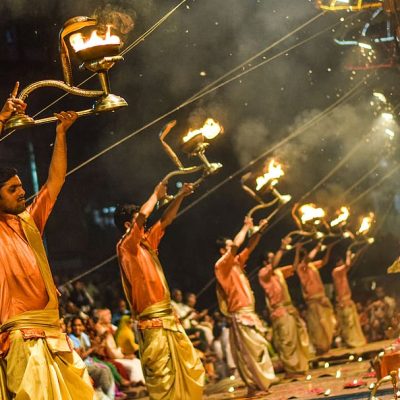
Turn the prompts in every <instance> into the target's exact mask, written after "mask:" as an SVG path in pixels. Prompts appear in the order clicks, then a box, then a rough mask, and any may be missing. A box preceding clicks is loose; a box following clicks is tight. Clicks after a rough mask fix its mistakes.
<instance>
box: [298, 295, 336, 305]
mask: <svg viewBox="0 0 400 400" xmlns="http://www.w3.org/2000/svg"><path fill="white" fill-rule="evenodd" d="M305 301H306V303H307V304H312V303H318V304H320V305H321V306H323V307H329V308H331V307H332V304H331V302H330V300H329V299H328V297H327V296H326V295H325V294H323V293H318V294H315V295H313V296H311V297H307V298H306V299H305Z"/></svg>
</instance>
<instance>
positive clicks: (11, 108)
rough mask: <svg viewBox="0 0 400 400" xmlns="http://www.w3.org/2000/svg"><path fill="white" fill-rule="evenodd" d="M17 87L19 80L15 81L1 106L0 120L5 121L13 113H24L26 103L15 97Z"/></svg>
mask: <svg viewBox="0 0 400 400" xmlns="http://www.w3.org/2000/svg"><path fill="white" fill-rule="evenodd" d="M18 89H19V82H16V83H15V86H14V89H13V90H12V92H11V93H10V96H9V98H8V99H7V100H6V102H5V104H4V106H3V108H2V109H1V111H0V122H3V123H4V122H6V121H7V120H8V119H9V118H10V117H11V116H12V115H13V114H14V113H24V111H25V109H26V103H25V102H23V101H22V100H20V99H17V97H16V96H17V94H18Z"/></svg>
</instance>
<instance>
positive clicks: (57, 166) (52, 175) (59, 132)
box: [46, 111, 78, 200]
mask: <svg viewBox="0 0 400 400" xmlns="http://www.w3.org/2000/svg"><path fill="white" fill-rule="evenodd" d="M55 116H56V117H57V119H58V121H59V122H58V124H57V127H56V140H55V142H54V149H53V155H52V157H51V162H50V167H49V176H48V178H47V182H46V185H47V189H48V191H49V194H50V196H51V198H52V199H53V200H55V199H56V198H57V196H58V194H59V193H60V191H61V188H62V186H63V184H64V182H65V175H66V173H67V135H66V134H67V131H68V129H69V128H70V127H71V125H72V124H73V123H74V122H75V121H76V119H77V118H78V114H77V113H76V112H74V111H68V112H65V111H63V112H61V113H60V114H55Z"/></svg>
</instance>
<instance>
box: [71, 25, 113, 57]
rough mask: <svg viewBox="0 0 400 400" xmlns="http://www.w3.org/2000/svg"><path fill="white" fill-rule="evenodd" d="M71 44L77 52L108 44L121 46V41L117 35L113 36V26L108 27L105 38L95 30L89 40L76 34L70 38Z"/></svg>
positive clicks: (80, 34)
mask: <svg viewBox="0 0 400 400" xmlns="http://www.w3.org/2000/svg"><path fill="white" fill-rule="evenodd" d="M69 42H70V43H71V46H72V47H73V48H74V50H75V51H76V52H78V51H81V50H84V49H88V48H91V47H95V46H103V45H107V44H116V45H119V44H121V39H120V38H119V36H117V35H112V34H111V25H107V32H106V34H105V36H104V37H101V36H99V35H98V34H97V30H94V31H93V32H92V34H91V35H90V38H89V39H85V38H84V36H83V35H82V33H80V32H78V33H74V34H73V35H71V36H70V38H69Z"/></svg>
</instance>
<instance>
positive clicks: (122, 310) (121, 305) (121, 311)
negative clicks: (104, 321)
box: [112, 299, 131, 326]
mask: <svg viewBox="0 0 400 400" xmlns="http://www.w3.org/2000/svg"><path fill="white" fill-rule="evenodd" d="M124 315H131V312H130V310H129V309H128V307H127V304H126V301H125V300H124V299H119V300H118V308H117V310H116V311H115V312H114V313H113V316H112V323H113V325H116V326H118V325H119V321H120V320H121V318H122V317H123V316H124Z"/></svg>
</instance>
